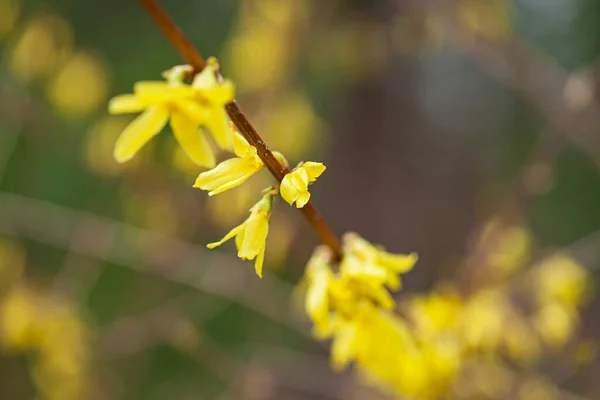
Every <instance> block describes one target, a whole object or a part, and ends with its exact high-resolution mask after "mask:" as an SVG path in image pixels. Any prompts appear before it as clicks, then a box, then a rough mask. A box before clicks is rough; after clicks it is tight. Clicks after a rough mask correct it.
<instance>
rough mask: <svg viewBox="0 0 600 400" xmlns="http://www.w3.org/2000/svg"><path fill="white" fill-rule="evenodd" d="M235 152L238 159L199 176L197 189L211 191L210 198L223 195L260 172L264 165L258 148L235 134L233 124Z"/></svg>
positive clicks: (195, 185)
mask: <svg viewBox="0 0 600 400" xmlns="http://www.w3.org/2000/svg"><path fill="white" fill-rule="evenodd" d="M231 130H232V131H233V150H234V152H235V154H236V155H237V157H236V158H230V159H229V160H225V161H223V162H222V163H220V164H219V165H217V166H216V167H215V168H213V169H211V170H209V171H205V172H202V173H201V174H200V175H198V178H197V179H196V183H194V187H195V188H199V189H203V190H210V192H208V195H209V196H214V195H215V194H219V193H222V192H224V191H226V190H229V189H232V188H234V187H236V186H239V185H241V184H242V183H244V182H245V181H246V180H247V179H248V178H250V177H251V176H252V175H254V174H255V173H257V172H258V171H260V170H261V169H262V168H263V167H264V164H263V162H262V161H261V159H260V157H258V155H257V154H256V148H255V147H253V146H250V145H249V144H248V142H246V139H244V138H243V137H242V136H241V135H240V134H239V133H237V132H235V129H234V128H233V124H232V127H231Z"/></svg>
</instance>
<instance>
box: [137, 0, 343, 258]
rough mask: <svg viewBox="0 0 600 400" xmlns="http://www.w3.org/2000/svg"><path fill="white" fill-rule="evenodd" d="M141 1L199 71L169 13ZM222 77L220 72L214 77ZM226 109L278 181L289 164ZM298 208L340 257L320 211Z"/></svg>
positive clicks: (236, 110) (199, 61)
mask: <svg viewBox="0 0 600 400" xmlns="http://www.w3.org/2000/svg"><path fill="white" fill-rule="evenodd" d="M139 2H140V4H141V5H142V6H143V7H144V8H145V9H146V11H147V12H148V14H149V15H150V16H151V17H152V19H153V20H154V22H155V23H156V25H157V26H158V28H159V29H160V30H161V32H162V33H163V35H165V37H166V38H167V39H168V40H169V41H170V42H171V44H172V45H173V47H174V48H175V49H176V50H177V52H178V53H179V54H180V55H181V57H182V58H183V59H184V60H185V61H186V62H187V63H188V64H190V65H191V66H192V67H193V68H194V70H195V72H200V71H201V70H202V69H204V67H205V66H206V60H205V59H204V57H203V56H202V54H200V52H199V51H198V50H197V49H196V48H195V47H194V45H193V44H192V42H190V40H189V39H188V38H187V37H186V36H185V35H184V34H183V32H182V31H181V29H179V27H178V26H177V24H175V22H174V21H173V20H172V19H171V17H170V16H169V14H168V13H167V12H166V11H165V9H164V8H162V6H161V5H160V4H159V3H158V1H156V0H139ZM217 78H218V79H220V78H221V76H220V73H219V76H218V77H217ZM225 110H226V111H227V114H228V116H229V118H230V119H231V121H233V123H234V124H235V126H236V127H237V129H238V130H239V132H240V133H241V134H242V135H243V136H244V138H245V139H246V140H247V141H248V143H249V144H250V145H252V146H254V147H255V148H256V150H257V155H258V156H259V157H260V159H261V160H262V161H263V163H264V164H265V166H266V167H267V169H268V170H269V171H270V172H271V174H272V175H273V176H274V177H275V179H277V181H278V182H281V181H282V179H283V177H284V176H285V175H286V174H287V173H289V172H290V168H289V167H288V166H285V165H282V164H281V163H280V162H279V161H278V160H277V158H276V157H275V155H274V154H273V152H272V151H271V150H270V149H269V147H268V146H267V145H266V143H265V142H264V141H263V139H262V138H261V136H260V135H259V133H258V131H257V130H256V128H254V126H253V125H252V123H251V122H250V121H249V120H248V118H247V117H246V115H245V114H244V112H243V111H242V110H241V109H240V107H239V106H238V104H237V103H236V102H235V100H234V101H232V102H231V103H229V104H227V105H226V106H225ZM299 210H300V211H301V212H302V213H303V214H304V216H305V218H306V219H307V221H308V223H309V224H310V226H311V227H312V229H313V230H314V231H315V233H316V234H317V236H318V238H319V239H320V240H321V242H323V244H325V245H326V246H328V247H329V248H330V249H331V251H332V254H333V256H334V257H335V258H336V259H338V260H340V259H341V258H342V246H341V244H340V241H339V239H338V237H337V236H336V235H335V234H334V233H333V231H332V230H331V228H330V227H329V225H327V223H326V222H325V220H324V219H323V217H321V215H320V214H319V212H318V211H317V209H316V208H315V206H314V205H313V204H312V203H311V202H310V201H309V202H308V203H307V204H306V205H305V206H304V207H303V208H299Z"/></svg>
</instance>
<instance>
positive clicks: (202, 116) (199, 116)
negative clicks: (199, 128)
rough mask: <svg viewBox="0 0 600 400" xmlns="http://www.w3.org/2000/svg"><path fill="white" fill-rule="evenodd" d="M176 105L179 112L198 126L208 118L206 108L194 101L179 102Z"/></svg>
mask: <svg viewBox="0 0 600 400" xmlns="http://www.w3.org/2000/svg"><path fill="white" fill-rule="evenodd" d="M176 104H177V109H178V110H179V111H181V112H182V113H184V114H185V115H186V116H187V117H188V118H189V119H191V120H193V121H195V122H197V123H198V124H200V123H202V122H203V121H205V120H206V118H207V115H208V114H207V111H206V108H204V107H202V106H201V105H200V104H198V103H196V102H194V101H188V100H179V101H177V102H176Z"/></svg>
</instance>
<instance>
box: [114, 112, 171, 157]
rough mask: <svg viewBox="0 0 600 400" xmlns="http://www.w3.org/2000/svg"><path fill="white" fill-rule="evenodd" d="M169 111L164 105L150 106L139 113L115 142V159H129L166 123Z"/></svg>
mask: <svg viewBox="0 0 600 400" xmlns="http://www.w3.org/2000/svg"><path fill="white" fill-rule="evenodd" d="M168 119H169V112H168V110H167V109H166V108H165V107H157V106H154V107H150V108H148V109H146V110H145V111H144V112H143V113H142V114H140V115H139V116H138V117H137V118H136V119H135V120H134V121H133V122H131V124H129V126H127V128H125V130H124V131H123V133H122V134H121V136H120V137H119V139H117V143H116V144H115V151H114V156H115V159H116V160H117V161H118V162H120V163H124V162H126V161H128V160H130V159H131V158H132V157H133V156H134V155H135V153H137V152H138V150H139V149H141V148H142V147H143V146H144V145H145V144H146V143H147V142H148V141H149V140H150V139H152V138H153V137H154V136H156V135H157V134H158V133H159V132H160V131H161V130H162V128H163V127H164V126H165V124H166V123H167V120H168Z"/></svg>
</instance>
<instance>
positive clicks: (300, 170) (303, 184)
mask: <svg viewBox="0 0 600 400" xmlns="http://www.w3.org/2000/svg"><path fill="white" fill-rule="evenodd" d="M323 171H325V166H324V165H323V163H317V162H312V161H308V162H305V163H304V164H302V165H301V166H299V167H296V168H294V170H293V171H292V172H290V173H289V174H286V175H285V176H284V177H283V180H282V181H281V185H280V188H279V191H280V193H281V197H283V199H284V200H285V201H287V202H288V203H289V204H290V205H292V204H293V203H294V202H296V207H297V208H302V207H304V206H305V205H306V203H308V200H309V199H310V193H309V192H308V185H309V184H311V183H313V182H314V181H315V180H316V179H317V178H318V177H319V176H320V175H321V174H322V173H323Z"/></svg>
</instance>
